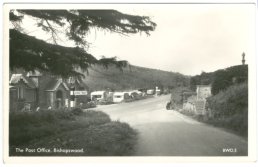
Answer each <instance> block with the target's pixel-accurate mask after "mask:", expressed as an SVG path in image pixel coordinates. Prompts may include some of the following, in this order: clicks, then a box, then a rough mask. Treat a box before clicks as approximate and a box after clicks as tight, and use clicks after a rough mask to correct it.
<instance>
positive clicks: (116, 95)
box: [113, 92, 130, 103]
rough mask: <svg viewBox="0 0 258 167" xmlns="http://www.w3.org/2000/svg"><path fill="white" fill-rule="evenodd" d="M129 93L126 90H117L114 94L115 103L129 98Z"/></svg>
mask: <svg viewBox="0 0 258 167" xmlns="http://www.w3.org/2000/svg"><path fill="white" fill-rule="evenodd" d="M129 98H130V97H129V94H128V93H126V92H115V93H114V94H113V102H114V103H120V102H122V101H124V100H126V99H129Z"/></svg>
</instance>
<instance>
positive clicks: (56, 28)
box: [9, 10, 156, 78]
mask: <svg viewBox="0 0 258 167" xmlns="http://www.w3.org/2000/svg"><path fill="white" fill-rule="evenodd" d="M9 15H10V23H11V24H12V25H13V27H12V28H11V29H10V68H11V70H13V69H16V68H23V69H24V70H26V71H34V70H39V71H42V72H49V73H51V74H53V75H57V76H61V77H64V78H67V77H69V76H75V77H78V78H81V77H83V76H84V75H83V74H82V73H80V72H78V71H77V70H78V68H79V69H80V70H82V71H84V72H85V71H87V69H88V68H89V66H90V65H92V64H101V65H104V67H108V65H110V64H114V65H116V66H117V67H118V68H120V69H121V67H124V66H126V65H127V62H126V61H117V60H116V58H114V57H113V58H105V57H103V58H102V59H100V60H97V59H96V58H94V57H93V56H92V55H91V54H90V53H87V52H86V51H85V49H84V48H85V47H86V48H87V47H88V46H89V43H88V42H87V38H86V37H87V34H89V33H90V32H91V31H92V30H94V28H95V29H100V30H106V31H110V32H115V33H120V34H123V35H126V34H135V33H138V32H145V33H146V34H147V35H149V34H150V31H154V29H155V27H156V24H155V23H154V22H152V21H151V20H150V18H149V17H147V16H135V15H128V14H123V13H120V12H118V11H116V10H11V11H10V13H9ZM26 17H30V18H33V19H34V20H36V25H37V27H38V28H41V29H42V30H43V31H44V32H46V33H47V34H50V35H51V39H52V41H53V42H52V43H53V44H51V43H47V42H45V41H43V40H40V39H37V38H36V37H32V36H30V35H28V34H27V33H26V32H25V31H24V27H22V21H23V20H24V18H26ZM63 32H64V33H65V37H66V38H67V39H66V40H71V41H74V43H75V45H76V47H64V46H61V44H60V43H58V42H59V41H60V40H59V38H60V34H62V33H63Z"/></svg>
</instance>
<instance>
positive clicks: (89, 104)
mask: <svg viewBox="0 0 258 167" xmlns="http://www.w3.org/2000/svg"><path fill="white" fill-rule="evenodd" d="M79 107H80V108H82V109H88V108H95V107H96V103H95V102H94V101H90V102H88V103H82V105H80V106H79Z"/></svg>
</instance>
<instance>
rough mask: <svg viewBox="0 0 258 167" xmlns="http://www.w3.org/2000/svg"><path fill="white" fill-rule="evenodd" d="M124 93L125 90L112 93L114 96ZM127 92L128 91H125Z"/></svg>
mask: <svg viewBox="0 0 258 167" xmlns="http://www.w3.org/2000/svg"><path fill="white" fill-rule="evenodd" d="M125 93H127V92H115V93H114V94H113V95H114V96H116V95H124V94H125ZM127 94H128V93H127Z"/></svg>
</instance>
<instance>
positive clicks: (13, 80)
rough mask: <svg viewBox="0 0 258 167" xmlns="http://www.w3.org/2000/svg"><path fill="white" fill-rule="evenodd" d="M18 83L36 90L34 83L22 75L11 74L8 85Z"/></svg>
mask: <svg viewBox="0 0 258 167" xmlns="http://www.w3.org/2000/svg"><path fill="white" fill-rule="evenodd" d="M20 81H23V82H24V83H25V84H26V85H27V86H28V87H30V88H36V85H35V84H34V82H33V81H32V80H31V79H30V78H28V77H26V76H24V75H23V74H12V76H11V79H10V81H9V84H18V83H19V82H20Z"/></svg>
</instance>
